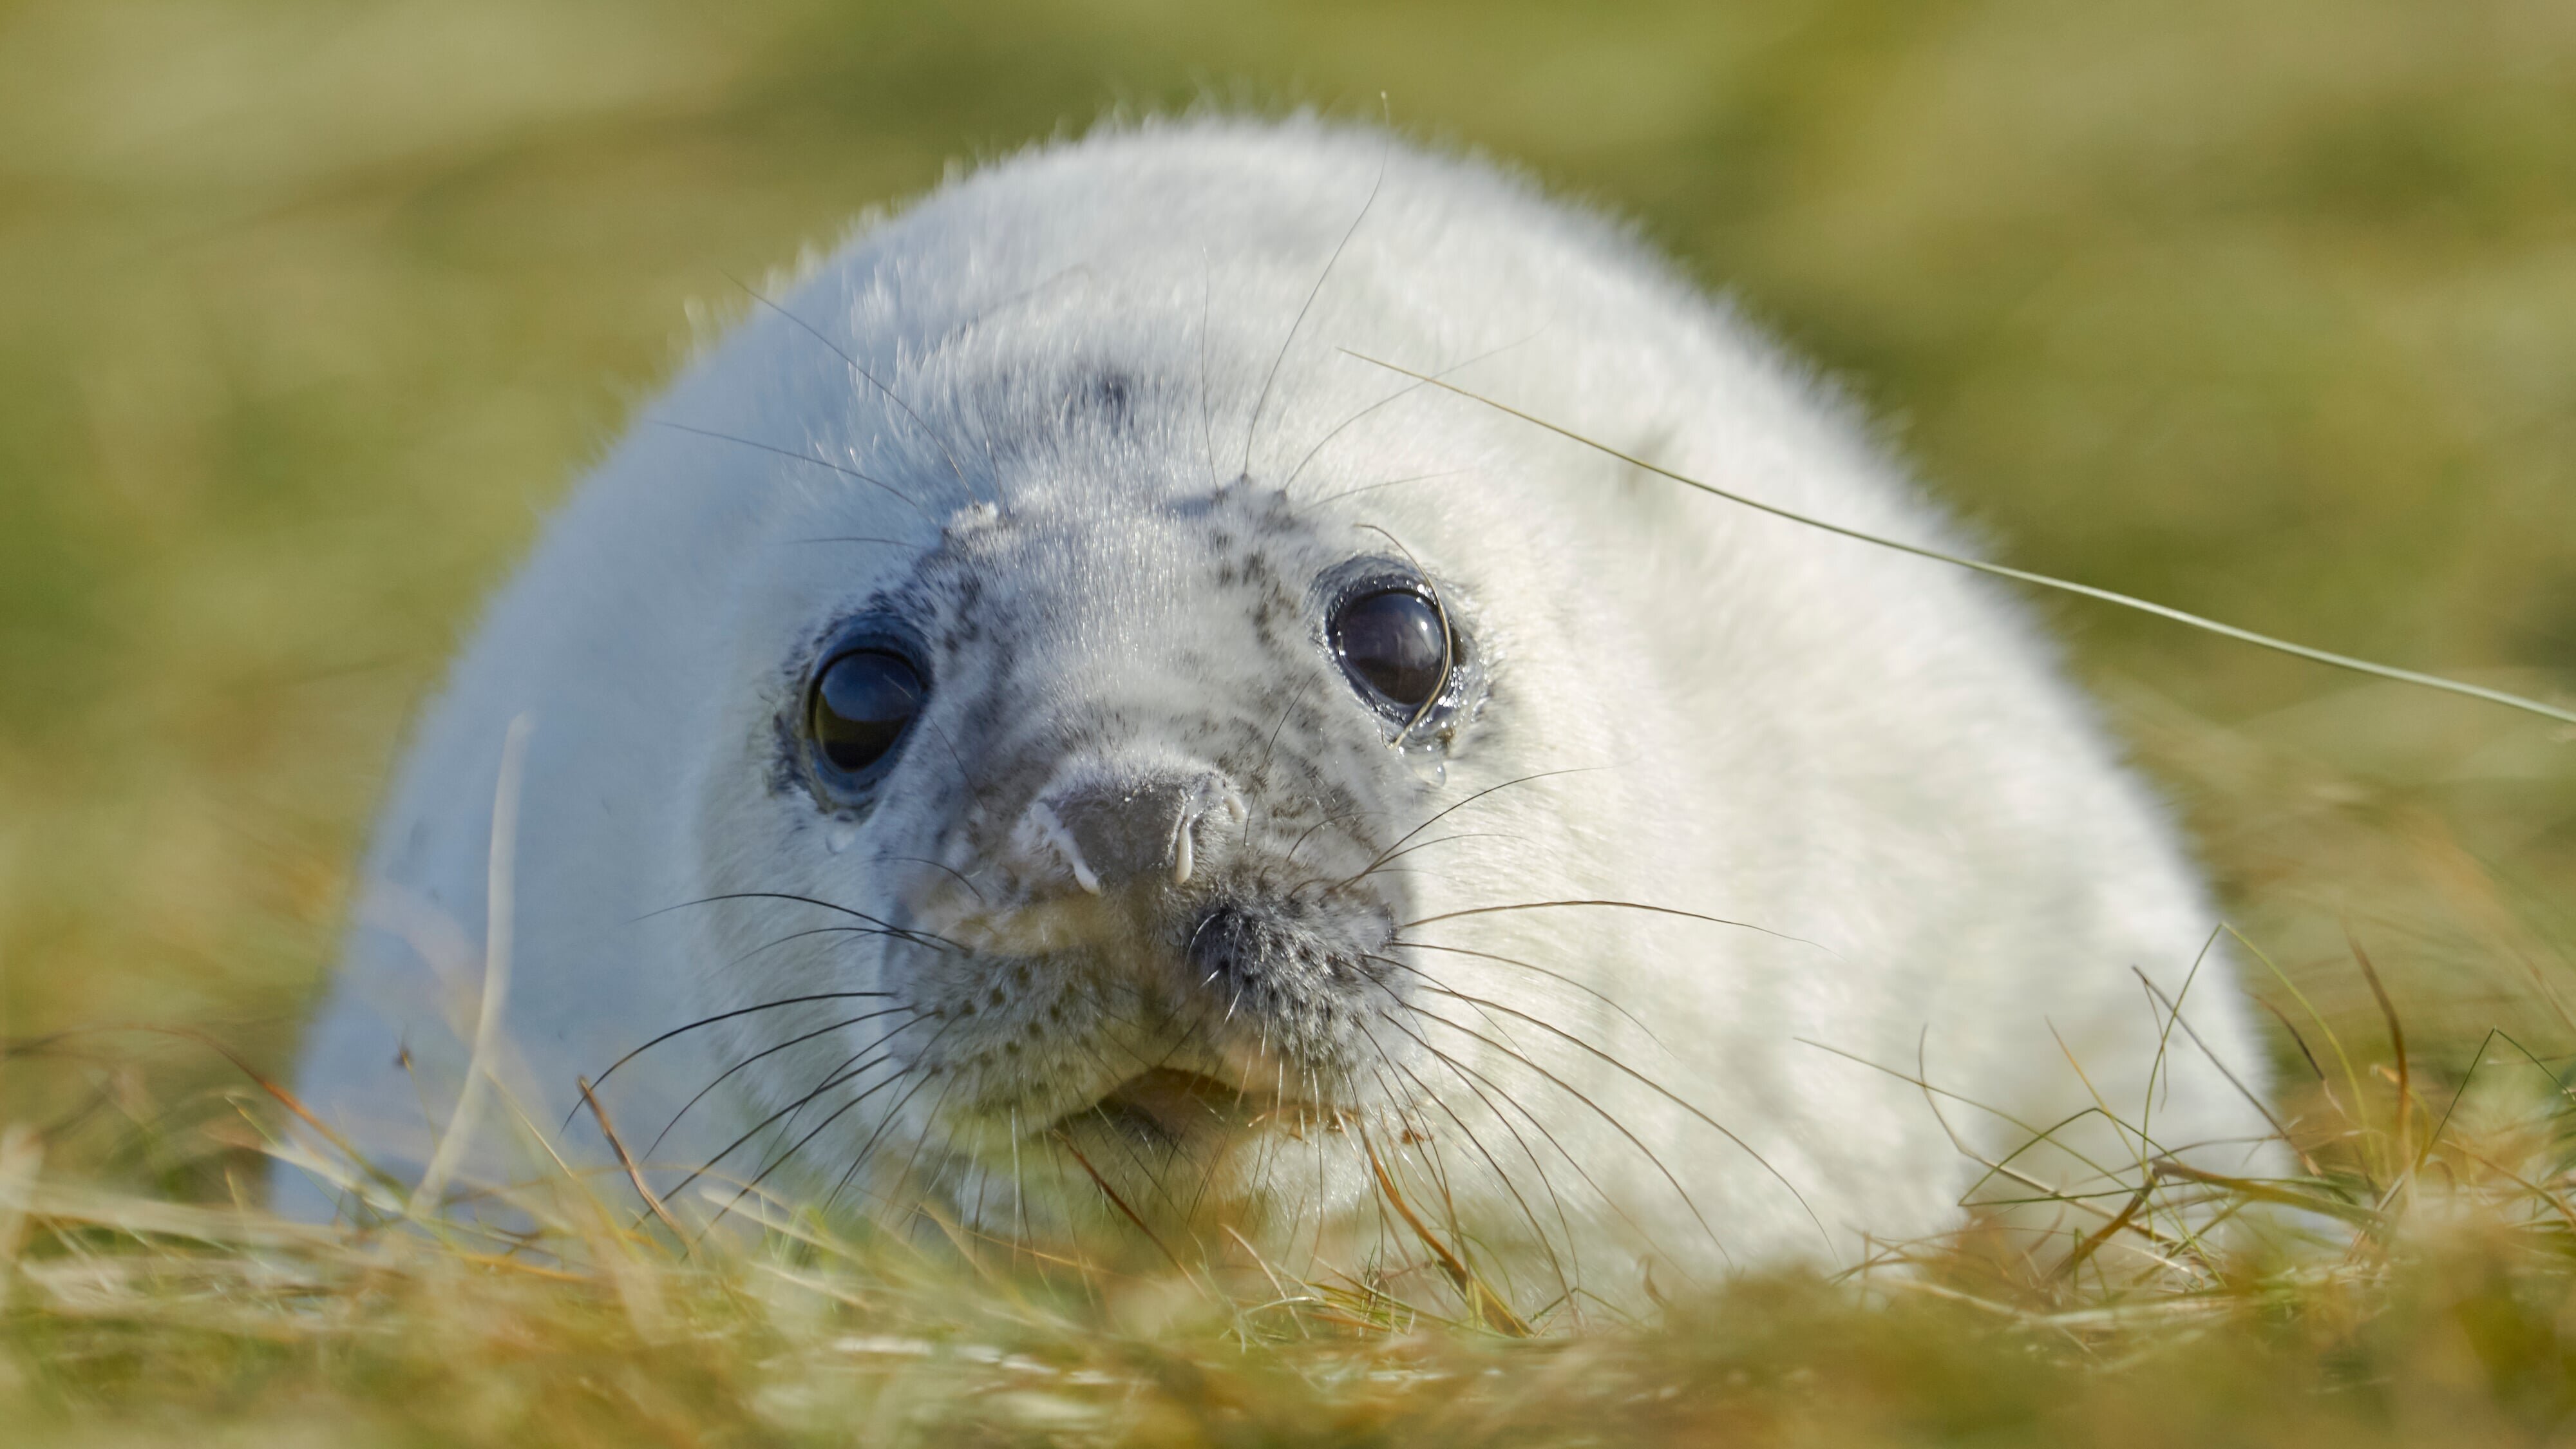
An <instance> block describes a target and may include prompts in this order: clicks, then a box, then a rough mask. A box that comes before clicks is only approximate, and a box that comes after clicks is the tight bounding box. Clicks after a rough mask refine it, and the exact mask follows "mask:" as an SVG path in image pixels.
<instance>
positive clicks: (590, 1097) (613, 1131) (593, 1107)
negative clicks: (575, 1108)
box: [573, 1077, 695, 1252]
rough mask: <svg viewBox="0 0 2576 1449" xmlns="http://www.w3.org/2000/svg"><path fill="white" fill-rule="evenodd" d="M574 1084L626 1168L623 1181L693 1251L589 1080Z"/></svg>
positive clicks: (580, 1079) (575, 1080)
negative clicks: (631, 1186) (627, 1147)
mask: <svg viewBox="0 0 2576 1449" xmlns="http://www.w3.org/2000/svg"><path fill="white" fill-rule="evenodd" d="M573 1084H574V1085H576V1086H578V1087H580V1088H581V1100H582V1102H583V1103H584V1105H586V1106H588V1107H589V1108H590V1115H591V1116H593V1117H595V1118H597V1119H598V1120H599V1131H600V1135H601V1136H603V1137H606V1138H607V1139H608V1147H609V1150H610V1151H612V1152H614V1153H616V1154H617V1165H618V1166H620V1167H622V1168H625V1169H626V1180H627V1181H628V1182H630V1183H633V1184H634V1185H635V1195H636V1196H637V1197H640V1198H642V1199H644V1206H645V1207H647V1208H649V1209H651V1210H652V1213H653V1216H654V1218H655V1219H656V1220H657V1221H659V1222H660V1223H661V1224H662V1226H663V1227H665V1228H668V1229H670V1230H671V1236H672V1237H673V1238H675V1239H677V1240H678V1241H679V1244H680V1248H681V1251H683V1252H694V1251H695V1249H693V1248H692V1247H691V1246H690V1243H689V1235H688V1234H687V1233H684V1232H682V1231H681V1230H680V1222H679V1219H677V1218H674V1217H672V1216H671V1210H670V1209H669V1208H667V1207H664V1206H663V1205H662V1199H660V1198H659V1197H656V1196H655V1195H654V1193H653V1189H652V1187H651V1186H650V1185H648V1184H647V1183H646V1182H645V1181H644V1170H643V1169H642V1168H640V1167H637V1166H636V1165H635V1155H634V1154H633V1153H631V1152H628V1151H627V1150H626V1144H625V1142H623V1141H622V1140H620V1139H619V1138H618V1135H617V1126H616V1124H615V1123H612V1122H610V1121H609V1120H608V1109H607V1108H606V1107H604V1106H602V1105H600V1101H599V1097H598V1095H597V1094H596V1093H594V1092H592V1091H591V1090H590V1079H589V1078H588V1077H575V1078H573Z"/></svg>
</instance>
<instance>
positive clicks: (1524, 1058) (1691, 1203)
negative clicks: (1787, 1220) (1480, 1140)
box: [1409, 1007, 1796, 1263]
mask: <svg viewBox="0 0 2576 1449" xmlns="http://www.w3.org/2000/svg"><path fill="white" fill-rule="evenodd" d="M1409 1009H1410V1010H1411V1011H1412V1012H1413V1014H1414V1015H1415V1016H1418V1017H1420V1018H1421V1019H1422V1020H1424V1021H1436V1022H1438V1023H1440V1024H1441V1025H1442V1026H1445V1027H1448V1028H1449V1029H1450V1030H1452V1031H1455V1032H1457V1033H1459V1034H1460V1035H1462V1036H1467V1037H1472V1038H1473V1039H1475V1040H1477V1041H1480V1042H1483V1043H1484V1044H1485V1045H1487V1046H1489V1047H1492V1048H1494V1049H1495V1050H1496V1051H1499V1052H1501V1053H1503V1054H1504V1055H1505V1056H1507V1057H1510V1058H1511V1059H1512V1060H1513V1061H1515V1062H1518V1063H1519V1064H1521V1065H1522V1066H1524V1067H1527V1068H1528V1069H1529V1070H1530V1071H1532V1072H1535V1073H1537V1074H1538V1076H1539V1078H1540V1079H1541V1080H1543V1081H1545V1082H1546V1083H1547V1084H1548V1085H1550V1086H1552V1087H1554V1088H1556V1089H1557V1090H1558V1091H1560V1092H1563V1093H1565V1094H1566V1095H1567V1096H1569V1097H1572V1098H1573V1099H1574V1100H1576V1101H1578V1102H1581V1103H1582V1104H1583V1105H1584V1106H1586V1107H1589V1108H1591V1109H1592V1114H1593V1115H1594V1116H1596V1117H1599V1118H1600V1119H1601V1120H1602V1121H1603V1122H1604V1123H1606V1124H1607V1125H1608V1126H1609V1128H1610V1130H1611V1131H1613V1132H1616V1133H1618V1134H1619V1135H1620V1136H1622V1137H1625V1138H1627V1139H1628V1145H1629V1146H1631V1147H1634V1148H1636V1149H1637V1151H1638V1152H1639V1153H1640V1154H1642V1155H1643V1156H1644V1157H1645V1159H1646V1160H1647V1161H1648V1162H1650V1163H1652V1164H1654V1168H1655V1171H1657V1172H1659V1173H1662V1174H1663V1177H1664V1181H1665V1182H1667V1183H1670V1184H1671V1185H1672V1189H1673V1193H1674V1195H1675V1196H1677V1197H1679V1198H1680V1199H1681V1200H1682V1206H1684V1207H1686V1208H1689V1209H1690V1212H1691V1216H1692V1217H1694V1218H1696V1219H1698V1220H1699V1226H1700V1231H1701V1232H1703V1233H1706V1234H1707V1235H1708V1241H1709V1244H1710V1246H1712V1247H1714V1248H1716V1249H1717V1251H1718V1253H1719V1254H1720V1255H1721V1256H1724V1257H1725V1258H1726V1259H1727V1261H1728V1262H1729V1263H1732V1262H1733V1261H1734V1255H1733V1254H1730V1253H1728V1252H1727V1251H1726V1244H1725V1242H1724V1241H1723V1240H1721V1239H1720V1238H1719V1237H1718V1235H1717V1229H1716V1228H1714V1227H1711V1226H1710V1225H1709V1221H1708V1215H1707V1214H1706V1213H1703V1212H1701V1211H1700V1210H1699V1203H1698V1201H1697V1200H1696V1199H1694V1198H1692V1197H1691V1195H1690V1189H1688V1188H1686V1187H1683V1186H1682V1182H1681V1179H1680V1178H1678V1177H1676V1176H1674V1175H1673V1170H1672V1169H1671V1168H1669V1167H1666V1166H1665V1165H1664V1160H1663V1159H1662V1158H1661V1157H1658V1156H1656V1155H1655V1150H1654V1149H1653V1148H1651V1147H1648V1146H1647V1145H1646V1144H1645V1142H1644V1141H1643V1140H1641V1139H1640V1138H1639V1137H1638V1136H1637V1134H1636V1133H1634V1132H1631V1131H1630V1130H1628V1125H1627V1124H1626V1123H1624V1122H1622V1121H1620V1120H1619V1119H1618V1118H1617V1117H1615V1116H1613V1115H1611V1113H1610V1112H1609V1111H1608V1110H1607V1109H1605V1108H1604V1107H1602V1105H1601V1104H1600V1103H1598V1102H1595V1101H1593V1100H1592V1099H1591V1098H1590V1097H1588V1096H1586V1095H1584V1094H1583V1092H1582V1091H1580V1090H1579V1089H1577V1088H1576V1087H1575V1086H1574V1085H1573V1084H1572V1083H1570V1082H1568V1081H1566V1080H1565V1079H1564V1078H1563V1077H1560V1076H1558V1075H1557V1074H1556V1073H1554V1072H1551V1071H1549V1070H1548V1069H1547V1068H1545V1067H1542V1066H1540V1065H1539V1064H1538V1063H1537V1062H1534V1061H1532V1060H1530V1058H1529V1056H1528V1055H1527V1054H1526V1053H1523V1052H1520V1051H1516V1050H1514V1049H1513V1048H1511V1047H1509V1046H1506V1045H1504V1044H1503V1043H1501V1042H1498V1041H1495V1040H1494V1039H1493V1038H1491V1037H1489V1036H1486V1035H1485V1034H1484V1033H1482V1032H1480V1031H1477V1030H1476V1029H1475V1028H1474V1027H1471V1026H1468V1025H1467V1024H1466V1023H1464V1022H1458V1021H1451V1020H1450V1019H1449V1018H1447V1017H1445V1016H1441V1015H1439V1014H1437V1013H1435V1012H1430V1011H1425V1010H1423V1009H1421V1008H1420V1007H1412V1008H1409ZM1718 1130H1719V1131H1721V1132H1723V1131H1725V1130H1726V1129H1724V1128H1722V1127H1721V1128H1719V1129H1718ZM1732 1135H1733V1134H1731V1133H1730V1134H1729V1136H1730V1137H1731V1136H1732ZM1791 1191H1792V1192H1794V1191H1796V1189H1794V1188H1792V1189H1791Z"/></svg>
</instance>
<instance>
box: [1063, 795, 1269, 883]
mask: <svg viewBox="0 0 2576 1449" xmlns="http://www.w3.org/2000/svg"><path fill="white" fill-rule="evenodd" d="M1242 809H1243V805H1242V800H1241V797H1240V796H1239V795H1237V794H1236V792H1235V790H1234V787H1233V786H1232V785H1231V784H1230V783H1229V782H1228V781H1227V780H1226V778H1225V777H1224V776H1223V775H1220V774H1218V773H1217V772H1216V771H1214V770H1193V771H1158V772H1150V773H1148V772H1120V773H1109V774H1099V775H1088V776H1084V777H1079V778H1077V779H1075V780H1072V781H1069V782H1066V783H1064V784H1061V785H1058V786H1056V787H1054V788H1051V789H1049V790H1047V791H1046V792H1045V793H1044V794H1042V795H1040V796H1039V797H1038V799H1037V800H1036V801H1035V802H1034V803H1033V804H1031V805H1030V806H1029V809H1028V814H1027V817H1026V819H1025V821H1024V824H1023V828H1024V830H1025V832H1026V834H1027V836H1028V837H1029V838H1028V839H1027V841H1026V842H1025V843H1026V844H1027V845H1030V846H1037V847H1040V848H1042V849H1043V850H1045V851H1047V852H1050V853H1052V854H1053V855H1054V856H1055V857H1056V858H1057V859H1059V860H1060V861H1061V862H1062V863H1063V865H1064V867H1065V868H1066V869H1067V870H1068V871H1070V872H1071V873H1072V875H1073V879H1074V883H1075V884H1077V885H1079V886H1081V887H1082V888H1083V889H1084V890H1086V891H1090V892H1092V893H1093V894H1095V895H1097V894H1099V893H1100V892H1101V891H1102V890H1104V889H1107V888H1109V887H1112V886H1117V885H1123V884H1126V883H1127V882H1130V881H1134V880H1138V879H1140V878H1143V877H1146V876H1150V875H1156V874H1166V873H1167V874H1168V875H1169V877H1170V879H1171V880H1172V882H1173V883H1174V884H1176V885H1181V884H1187V883H1188V881H1189V879H1190V877H1191V876H1192V875H1193V874H1195V873H1196V872H1197V869H1198V863H1199V853H1200V847H1199V841H1198V825H1199V822H1200V821H1201V820H1203V819H1205V818H1206V817H1207V816H1208V815H1210V814H1211V813H1214V812H1217V811H1220V810H1222V811H1225V812H1226V813H1228V814H1229V815H1232V816H1234V817H1235V818H1238V819H1239V818H1241V811H1242Z"/></svg>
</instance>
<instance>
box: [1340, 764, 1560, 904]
mask: <svg viewBox="0 0 2576 1449" xmlns="http://www.w3.org/2000/svg"><path fill="white" fill-rule="evenodd" d="M1607 768H1609V767H1608V766H1606V765H1578V766H1575V767H1573V768H1572V769H1565V770H1541V771H1539V772H1538V773H1536V774H1533V775H1521V776H1517V777H1515V778H1513V779H1509V780H1505V781H1503V782H1502V783H1501V784H1499V785H1487V786H1486V787H1485V788H1484V789H1482V790H1478V791H1477V792H1476V793H1474V794H1472V795H1469V796H1467V797H1466V798H1465V799H1462V800H1458V801H1455V802H1453V803H1451V804H1449V805H1446V806H1443V807H1442V808H1441V809H1439V810H1437V811H1434V812H1433V813H1432V814H1431V816H1430V817H1429V818H1428V819H1425V820H1424V821H1423V822H1422V823H1421V824H1419V825H1417V826H1415V827H1413V828H1412V829H1411V830H1408V831H1406V832H1404V833H1403V834H1402V835H1399V836H1397V837H1396V838H1395V840H1394V841H1393V842H1392V843H1391V844H1389V845H1388V846H1387V848H1386V851H1385V852H1382V853H1381V854H1380V855H1379V856H1378V858H1377V859H1376V860H1372V861H1370V862H1369V863H1368V865H1367V866H1366V867H1365V868H1363V869H1362V870H1361V871H1360V875H1366V874H1368V873H1369V871H1372V870H1375V869H1377V867H1378V866H1380V865H1382V864H1384V863H1385V861H1386V859H1387V857H1388V855H1390V854H1392V853H1393V852H1395V851H1397V850H1400V849H1402V848H1403V847H1404V845H1405V843H1406V842H1407V841H1410V840H1412V839H1413V838H1414V837H1415V836H1417V835H1420V834H1421V833H1422V832H1424V831H1426V830H1428V829H1430V828H1431V827H1432V826H1434V825H1437V824H1439V823H1440V822H1441V821H1443V820H1445V819H1447V818H1448V817H1449V816H1451V815H1453V814H1455V813H1456V812H1458V811H1460V810H1464V809H1466V808H1467V807H1468V806H1470V805H1473V804H1475V803H1476V802H1477V801H1479V800H1482V799H1484V798H1485V797H1486V796H1488V795H1491V794H1494V793H1495V792H1497V791H1501V790H1509V789H1511V788H1512V787H1513V786H1515V785H1527V784H1530V783H1531V782H1533V781H1537V780H1552V779H1555V778H1556V777H1557V776H1559V775H1588V774H1591V773H1592V772H1594V771H1596V770H1603V769H1607ZM1351 879H1352V880H1357V879H1359V876H1353V877H1351Z"/></svg>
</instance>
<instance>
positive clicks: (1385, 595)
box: [1332, 589, 1449, 713]
mask: <svg viewBox="0 0 2576 1449" xmlns="http://www.w3.org/2000/svg"><path fill="white" fill-rule="evenodd" d="M1332 641H1333V654H1334V656H1335V657H1336V658H1339V659H1340V660H1341V661H1342V671H1343V672H1344V673H1346V674H1348V675H1349V676H1350V677H1351V682H1352V683H1354V684H1357V685H1359V686H1360V688H1361V690H1362V691H1363V692H1365V693H1369V694H1374V695H1376V696H1377V697H1378V698H1379V699H1382V700H1384V701H1386V702H1387V703H1388V704H1391V705H1394V706H1395V707H1397V708H1399V709H1402V710H1405V711H1407V712H1408V713H1410V712H1413V711H1417V710H1420V709H1421V708H1422V707H1423V706H1425V705H1427V704H1429V703H1430V702H1431V701H1432V700H1433V698H1435V697H1436V696H1438V694H1439V693H1440V688H1441V686H1442V685H1444V684H1446V683H1447V682H1448V679H1449V647H1448V645H1449V636H1448V631H1447V630H1446V629H1443V628H1442V627H1441V623H1440V610H1439V609H1438V607H1437V606H1435V605H1434V604H1433V603H1432V602H1431V601H1430V600H1429V599H1426V598H1424V597H1423V596H1422V595H1420V594H1418V593H1415V592H1414V591H1413V590H1411V589H1384V590H1381V591H1379V592H1377V593H1374V594H1362V595H1361V596H1360V597H1358V598H1356V599H1353V600H1351V601H1350V602H1349V603H1347V604H1344V605H1342V607H1341V608H1340V610H1339V611H1337V612H1336V613H1335V614H1334V615H1333V622H1332Z"/></svg>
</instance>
